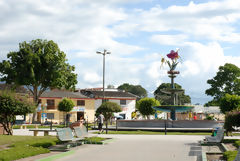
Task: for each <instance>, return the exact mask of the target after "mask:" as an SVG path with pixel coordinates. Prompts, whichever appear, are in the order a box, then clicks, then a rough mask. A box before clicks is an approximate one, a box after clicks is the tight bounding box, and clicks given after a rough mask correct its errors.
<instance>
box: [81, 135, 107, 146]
mask: <svg viewBox="0 0 240 161" xmlns="http://www.w3.org/2000/svg"><path fill="white" fill-rule="evenodd" d="M106 139H107V138H101V137H89V138H85V139H84V144H103V141H104V140H106Z"/></svg>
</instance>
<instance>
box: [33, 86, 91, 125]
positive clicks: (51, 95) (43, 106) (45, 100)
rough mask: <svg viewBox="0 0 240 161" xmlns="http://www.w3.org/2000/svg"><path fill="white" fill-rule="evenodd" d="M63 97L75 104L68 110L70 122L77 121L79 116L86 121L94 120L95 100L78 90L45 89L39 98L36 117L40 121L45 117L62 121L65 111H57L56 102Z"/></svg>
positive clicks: (55, 121) (58, 121)
mask: <svg viewBox="0 0 240 161" xmlns="http://www.w3.org/2000/svg"><path fill="white" fill-rule="evenodd" d="M63 98H68V99H70V100H72V101H73V103H74V105H75V106H74V108H73V110H72V111H71V112H69V114H70V122H75V121H78V120H80V118H81V117H82V119H85V120H88V122H93V121H94V115H95V101H94V99H93V98H89V97H86V96H84V95H82V94H81V93H78V92H69V91H60V90H54V91H45V92H44V93H43V94H42V95H41V97H40V99H39V101H40V105H39V107H38V111H39V112H38V115H39V116H38V118H41V122H44V121H45V119H46V118H47V119H48V121H50V120H52V122H53V123H58V124H59V123H63V122H64V120H65V117H66V113H64V112H60V111H58V104H59V102H60V101H61V100H62V99H63ZM38 121H40V120H38Z"/></svg>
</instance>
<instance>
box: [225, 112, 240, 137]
mask: <svg viewBox="0 0 240 161" xmlns="http://www.w3.org/2000/svg"><path fill="white" fill-rule="evenodd" d="M233 126H236V127H240V111H239V110H233V111H231V112H227V113H226V115H225V122H224V129H226V134H227V136H228V135H229V132H230V133H231V132H232V131H233V130H234V129H233Z"/></svg>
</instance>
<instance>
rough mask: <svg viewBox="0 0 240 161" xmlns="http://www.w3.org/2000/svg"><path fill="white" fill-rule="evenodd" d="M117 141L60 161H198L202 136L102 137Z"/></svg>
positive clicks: (83, 148)
mask: <svg viewBox="0 0 240 161" xmlns="http://www.w3.org/2000/svg"><path fill="white" fill-rule="evenodd" d="M99 136H101V137H111V138H115V139H116V140H114V141H113V142H111V143H109V144H107V145H83V146H80V147H78V148H76V149H75V151H74V153H73V154H71V155H69V156H65V157H62V158H60V159H57V161H76V160H81V161H96V160H97V161H113V160H114V161H159V160H161V161H196V160H199V159H200V155H201V147H200V146H198V144H197V142H198V140H202V139H203V138H204V137H203V136H183V135H181V136H180V135H178V136H176V135H166V136H165V135H104V134H103V135H99Z"/></svg>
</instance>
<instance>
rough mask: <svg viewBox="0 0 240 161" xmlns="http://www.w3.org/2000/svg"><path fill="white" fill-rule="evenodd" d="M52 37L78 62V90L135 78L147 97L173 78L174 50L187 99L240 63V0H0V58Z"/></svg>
mask: <svg viewBox="0 0 240 161" xmlns="http://www.w3.org/2000/svg"><path fill="white" fill-rule="evenodd" d="M39 38H40V39H47V40H53V41H54V42H56V43H57V44H58V45H59V48H60V49H61V50H62V51H64V52H65V53H66V55H67V59H68V62H69V63H70V64H71V65H74V66H75V67H76V70H75V72H76V73H77V74H78V78H77V79H78V84H77V86H76V87H77V88H94V87H102V69H103V68H102V65H103V61H102V59H103V56H102V55H99V54H96V51H101V52H103V50H104V49H106V50H108V51H110V52H111V54H110V55H106V71H105V85H106V86H107V85H109V84H111V85H114V86H115V87H118V86H119V85H121V84H123V83H130V84H134V85H138V84H140V85H141V86H142V87H144V88H145V89H146V90H147V91H148V94H149V96H152V93H153V92H154V91H155V90H156V89H157V87H158V86H159V85H160V84H161V83H170V79H169V78H168V76H167V70H168V67H167V66H164V67H163V68H160V66H161V58H162V57H166V54H168V53H169V52H170V50H176V49H179V55H180V56H181V62H180V63H179V64H178V67H177V70H179V71H180V74H179V75H178V76H177V78H176V79H175V82H176V83H178V84H180V85H181V86H182V87H183V88H184V89H185V93H186V94H188V95H190V96H191V98H192V103H193V104H195V103H200V104H204V103H206V102H207V101H209V100H211V97H209V96H207V95H205V90H206V89H208V88H209V87H210V86H209V85H208V84H207V80H208V79H212V78H213V77H214V76H215V75H216V72H217V71H218V68H219V66H221V65H224V64H225V63H233V64H235V65H237V66H239V67H240V53H239V49H240V45H239V43H240V1H239V0H215V1H214V0H192V1H189V0H181V1H179V0H89V1H86V0H71V1H69V0H34V1H33V0H1V1H0V61H2V60H4V59H6V58H7V57H6V56H7V54H8V53H9V52H10V51H17V50H18V44H19V43H21V42H23V41H27V42H29V41H31V40H34V39H39Z"/></svg>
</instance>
